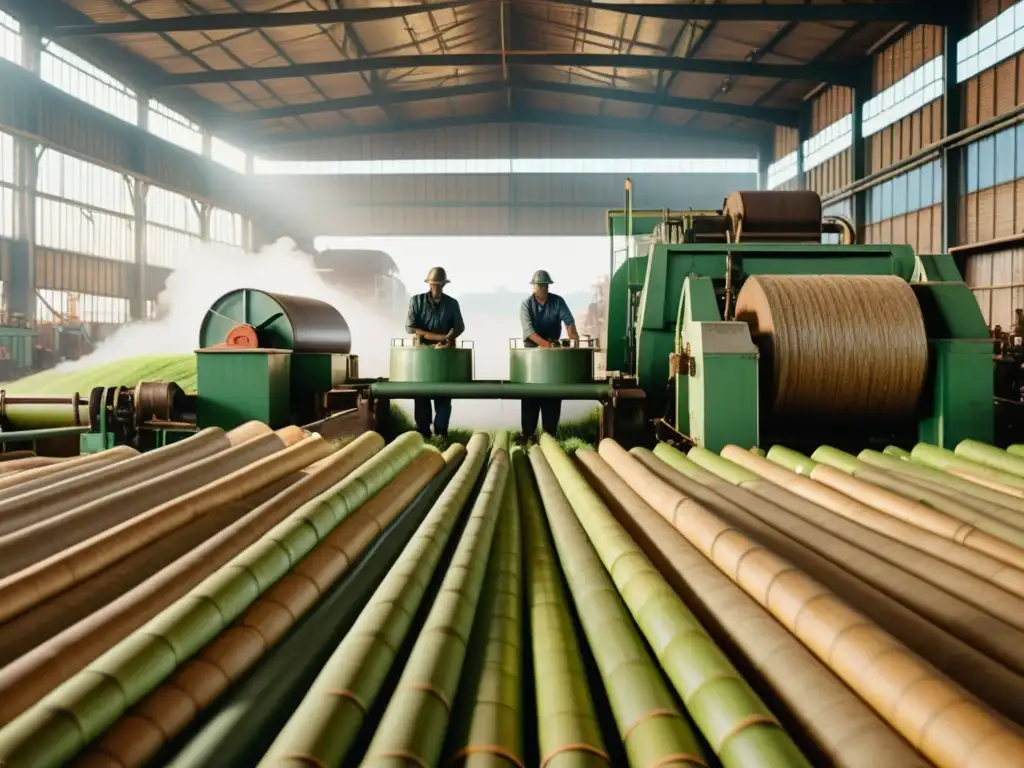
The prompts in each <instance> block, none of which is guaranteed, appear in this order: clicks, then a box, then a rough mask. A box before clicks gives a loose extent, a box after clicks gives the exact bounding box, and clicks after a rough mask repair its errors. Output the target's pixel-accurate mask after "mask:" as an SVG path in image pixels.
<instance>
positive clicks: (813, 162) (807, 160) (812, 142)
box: [803, 115, 853, 171]
mask: <svg viewBox="0 0 1024 768" xmlns="http://www.w3.org/2000/svg"><path fill="white" fill-rule="evenodd" d="M852 142H853V115H847V116H846V117H841V118H840V119H839V120H836V122H834V123H832V125H830V126H828V127H827V128H825V129H824V130H822V131H821V132H820V133H818V134H816V135H814V136H812V137H811V138H809V139H808V140H807V141H805V142H804V146H803V153H804V170H805V171H808V170H810V169H811V168H815V167H817V166H819V165H821V164H822V163H824V162H825V161H826V160H828V159H829V158H832V157H835V156H836V155H838V154H839V153H840V152H842V151H843V150H844V149H849V148H850V147H851V146H852Z"/></svg>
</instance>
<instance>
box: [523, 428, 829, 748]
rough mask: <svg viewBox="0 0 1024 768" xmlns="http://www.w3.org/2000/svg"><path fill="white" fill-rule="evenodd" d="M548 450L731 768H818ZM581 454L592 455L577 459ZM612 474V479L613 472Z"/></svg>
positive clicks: (670, 672)
mask: <svg viewBox="0 0 1024 768" xmlns="http://www.w3.org/2000/svg"><path fill="white" fill-rule="evenodd" d="M541 449H542V450H543V452H544V457H545V458H546V459H547V461H548V465H549V467H550V469H551V472H552V473H554V475H555V477H556V478H557V479H558V484H559V485H560V486H561V487H562V492H563V493H564V494H565V497H566V498H567V499H568V500H569V504H570V505H571V507H572V509H573V510H574V511H575V513H576V519H577V520H578V521H579V523H580V526H581V527H582V528H583V530H584V531H585V532H586V535H587V537H589V539H590V542H591V544H592V545H593V550H596V555H597V556H598V557H599V558H600V561H601V562H602V563H603V564H604V567H605V568H606V569H607V571H608V574H609V575H610V576H611V579H612V581H613V582H614V584H615V588H616V589H617V590H618V593H619V594H620V595H621V596H622V599H623V601H624V602H625V604H626V607H627V608H628V609H629V612H630V613H631V614H632V615H633V618H634V619H635V620H636V623H637V626H638V627H639V628H640V631H641V633H643V636H644V637H645V638H646V639H647V642H648V644H649V645H650V646H651V649H652V650H653V651H654V654H655V656H656V657H657V659H658V662H659V664H660V666H661V668H662V669H663V670H664V671H665V674H666V675H667V677H668V679H669V680H670V681H671V682H672V685H673V686H675V689H676V691H677V692H678V693H679V695H680V697H681V698H682V700H683V704H684V705H685V706H686V710H687V712H689V713H690V716H691V717H692V718H693V721H694V722H695V723H696V725H697V727H698V728H699V729H700V731H701V733H702V734H703V736H704V738H705V739H706V740H707V742H708V744H709V745H710V746H711V749H712V750H713V751H714V753H715V755H716V756H717V757H718V759H719V760H720V761H721V763H722V765H723V766H724V768H741V766H744V765H752V764H765V765H786V766H792V767H793V768H795V767H796V766H808V768H810V765H811V764H810V763H809V762H808V761H807V759H806V758H805V757H804V756H803V755H802V754H801V753H800V751H799V750H798V749H797V748H796V745H795V744H793V741H792V739H790V738H789V736H788V735H787V734H786V732H785V731H784V730H783V729H782V726H781V725H780V724H779V722H778V720H776V719H775V716H774V715H773V714H772V713H771V711H770V710H769V709H768V707H766V706H765V704H764V702H762V701H761V699H760V698H759V697H758V696H757V694H756V693H754V691H753V690H752V689H751V688H750V686H749V685H748V684H747V682H746V680H744V679H743V677H742V675H740V673H739V672H737V671H736V668H735V667H733V665H732V663H731V662H730V661H729V659H728V657H726V655H725V654H724V653H723V652H722V650H721V649H720V648H719V647H718V646H717V645H716V644H715V642H714V640H712V639H711V638H710V637H709V636H708V634H707V632H706V631H705V630H704V628H703V627H701V625H700V622H699V621H697V618H696V617H695V616H694V615H693V614H692V613H691V612H690V610H689V609H688V608H687V607H686V604H685V603H684V602H683V601H682V600H681V599H680V598H679V595H677V594H676V593H675V591H674V590H673V589H672V587H671V586H669V583H668V582H667V581H666V580H665V579H664V577H663V576H662V575H661V574H660V573H659V572H658V570H657V569H656V568H655V567H654V566H653V565H651V563H650V561H649V560H647V558H646V557H645V556H644V554H643V552H642V551H641V549H640V547H638V546H637V545H636V543H635V542H634V541H633V540H632V539H631V538H630V536H629V534H628V533H626V531H625V529H624V528H623V527H622V526H620V525H619V524H618V523H617V522H616V520H615V518H614V517H612V515H611V513H610V512H609V511H608V508H607V507H606V506H605V505H604V503H603V502H602V501H601V499H600V497H599V496H598V495H597V493H595V491H594V490H593V489H592V488H591V486H590V485H588V484H587V482H586V481H585V480H584V479H583V477H582V476H581V475H580V473H579V472H578V471H577V470H576V468H575V467H574V466H573V463H572V460H571V459H570V458H569V457H568V456H567V455H566V454H565V452H564V451H563V450H562V449H561V448H560V447H559V445H558V442H557V441H556V440H555V439H554V438H553V437H551V436H550V435H543V436H542V437H541ZM581 452H586V451H579V452H577V455H578V454H579V453H581ZM591 453H592V451H591ZM602 469H603V468H602ZM607 471H608V472H609V473H611V470H610V468H609V469H608V470H607ZM599 476H600V470H599ZM566 565H569V564H568V563H566ZM573 567H574V568H575V566H573Z"/></svg>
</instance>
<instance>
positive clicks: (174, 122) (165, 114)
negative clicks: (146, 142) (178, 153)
mask: <svg viewBox="0 0 1024 768" xmlns="http://www.w3.org/2000/svg"><path fill="white" fill-rule="evenodd" d="M147 127H148V128H149V132H150V133H152V134H153V135H154V136H159V137H160V138H161V139H163V140H165V141H169V142H171V144H177V145H178V146H179V147H183V148H185V149H187V150H189V151H190V152H195V153H196V154H197V155H201V154H203V132H202V131H201V130H200V128H199V126H198V125H196V124H195V123H193V122H192V121H191V120H189V119H188V118H187V117H185V116H184V115H182V114H179V113H178V112H175V111H174V110H173V109H171V108H170V107H168V106H165V105H164V104H161V103H160V102H159V101H157V100H156V99H150V100H149V117H148V120H147Z"/></svg>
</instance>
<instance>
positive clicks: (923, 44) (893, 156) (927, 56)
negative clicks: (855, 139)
mask: <svg viewBox="0 0 1024 768" xmlns="http://www.w3.org/2000/svg"><path fill="white" fill-rule="evenodd" d="M942 48H943V39H942V29H941V28H939V27H931V26H919V27H915V28H914V29H913V30H912V31H911V32H910V33H909V34H907V35H904V36H903V37H901V38H899V39H898V40H896V41H895V42H893V43H892V45H890V46H888V47H886V48H885V49H884V50H883V51H880V52H879V53H878V54H877V55H876V56H875V61H874V70H873V73H872V81H873V85H874V93H876V94H878V93H881V92H882V91H884V90H885V89H886V88H888V87H889V86H891V85H893V84H894V83H896V82H898V81H900V80H901V79H903V78H904V77H906V76H907V75H909V74H910V73H912V72H913V71H914V70H916V69H918V68H919V67H921V66H923V65H924V64H925V63H927V62H929V61H931V60H932V59H934V58H935V57H936V56H938V55H939V54H941V53H942V52H943V50H942ZM953 55H956V52H955V51H954V52H953ZM942 110H943V100H942V99H941V98H940V99H938V100H936V101H933V102H931V103H930V104H926V105H925V106H924V107H922V108H921V109H919V110H918V111H916V112H914V113H913V114H910V115H907V116H906V117H904V118H903V119H901V120H899V121H898V122H896V123H893V124H892V125H890V126H888V127H886V128H883V129H882V130H880V131H878V132H877V133H875V134H873V135H872V136H871V137H870V139H869V140H868V148H867V149H868V170H869V172H875V171H880V170H882V169H884V168H887V167H888V166H890V165H892V164H893V163H896V162H899V161H900V160H902V159H904V158H906V157H909V156H910V155H912V154H914V153H915V152H919V151H920V150H922V149H924V148H925V147H927V146H929V145H930V144H932V143H934V142H935V141H937V140H939V139H941V138H942V136H943V135H944V129H943V124H942Z"/></svg>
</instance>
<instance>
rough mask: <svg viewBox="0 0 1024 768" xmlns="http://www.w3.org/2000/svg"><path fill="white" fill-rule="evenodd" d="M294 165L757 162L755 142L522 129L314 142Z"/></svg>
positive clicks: (497, 126)
mask: <svg viewBox="0 0 1024 768" xmlns="http://www.w3.org/2000/svg"><path fill="white" fill-rule="evenodd" d="M285 154H287V157H288V159H290V160H292V159H294V160H325V159H330V160H391V159H407V160H420V159H435V158H462V159H483V158H504V157H531V158H533V157H536V158H544V157H562V158H565V157H612V158H631V157H633V158H637V157H640V158H656V157H749V158H753V157H757V147H756V145H755V144H754V143H753V142H750V143H746V142H743V143H740V142H733V141H728V140H724V139H723V140H722V141H709V140H706V139H694V138H692V137H686V136H685V134H683V133H682V131H680V136H679V137H678V138H676V137H672V136H660V135H656V134H653V135H637V134H629V133H625V132H623V131H600V130H588V129H586V128H570V127H564V126H548V125H533V124H529V123H524V124H518V123H514V124H501V123H493V124H483V125H475V126H455V127H452V128H445V129H434V130H429V131H402V132H391V133H388V132H381V133H378V134H372V135H365V136H351V137H342V138H338V139H332V140H330V141H319V142H312V143H310V144H308V145H306V146H303V147H296V148H295V149H294V150H289V151H287V152H283V153H282V155H285Z"/></svg>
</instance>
